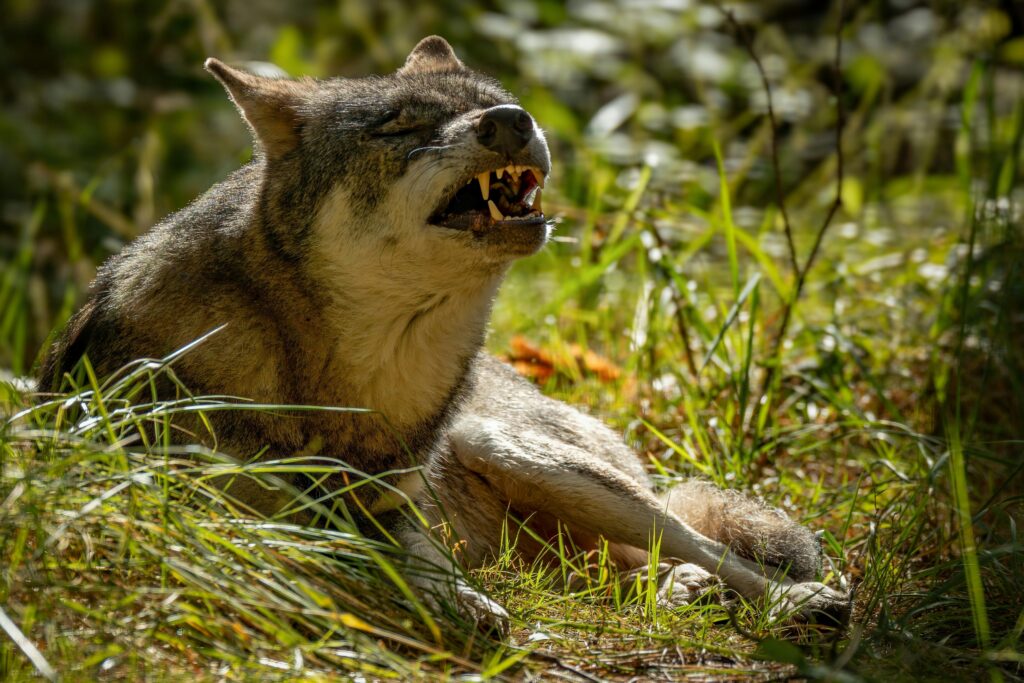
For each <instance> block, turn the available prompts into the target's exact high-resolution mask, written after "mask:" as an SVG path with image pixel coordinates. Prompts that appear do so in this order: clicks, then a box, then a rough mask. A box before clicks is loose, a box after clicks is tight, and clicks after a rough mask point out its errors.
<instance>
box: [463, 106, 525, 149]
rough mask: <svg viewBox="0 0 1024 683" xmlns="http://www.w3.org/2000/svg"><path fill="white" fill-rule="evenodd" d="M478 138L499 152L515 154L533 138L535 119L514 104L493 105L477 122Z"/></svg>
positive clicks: (484, 144) (485, 145) (486, 145)
mask: <svg viewBox="0 0 1024 683" xmlns="http://www.w3.org/2000/svg"><path fill="white" fill-rule="evenodd" d="M476 139H477V140H479V142H480V144H481V145H483V146H484V147H486V148H487V149H489V150H491V151H493V152H497V153H498V154H504V155H512V154H515V153H516V152H518V151H519V150H521V149H522V148H523V147H526V143H528V142H529V141H530V140H532V139H533V119H532V118H530V115H529V114H527V113H526V110H525V109H523V108H522V107H517V106H516V105H514V104H502V105H499V106H497V107H491V108H490V109H488V110H487V111H485V112H484V113H483V116H481V117H480V121H479V123H477V124H476Z"/></svg>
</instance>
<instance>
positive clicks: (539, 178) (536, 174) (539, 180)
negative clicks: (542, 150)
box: [530, 166, 547, 187]
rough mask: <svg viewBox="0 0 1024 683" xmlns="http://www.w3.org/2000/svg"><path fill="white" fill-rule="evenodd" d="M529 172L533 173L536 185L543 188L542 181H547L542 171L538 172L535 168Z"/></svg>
mask: <svg viewBox="0 0 1024 683" xmlns="http://www.w3.org/2000/svg"><path fill="white" fill-rule="evenodd" d="M530 170H531V171H533V177H534V178H536V179H537V184H538V185H540V186H541V187H544V181H546V180H547V176H545V175H544V171H542V170H540V169H539V168H537V167H536V166H534V167H533V168H531V169H530Z"/></svg>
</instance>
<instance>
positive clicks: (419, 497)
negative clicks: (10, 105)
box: [40, 37, 849, 628]
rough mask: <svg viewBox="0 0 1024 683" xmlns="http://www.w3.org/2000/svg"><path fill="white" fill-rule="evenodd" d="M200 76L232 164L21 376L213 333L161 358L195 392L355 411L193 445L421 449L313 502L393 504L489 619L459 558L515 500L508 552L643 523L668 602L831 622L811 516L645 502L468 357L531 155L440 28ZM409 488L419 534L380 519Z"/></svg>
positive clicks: (105, 274) (527, 219)
mask: <svg viewBox="0 0 1024 683" xmlns="http://www.w3.org/2000/svg"><path fill="white" fill-rule="evenodd" d="M206 68H207V70H208V71H210V72H211V73H212V74H213V75H214V76H215V77H216V78H217V79H218V80H219V81H220V82H221V83H222V84H223V85H224V87H225V88H226V90H227V92H228V94H229V95H230V97H231V99H232V101H233V102H234V103H235V105H236V106H237V108H238V109H239V111H240V112H241V114H242V116H243V117H244V119H245V121H246V122H247V123H248V125H249V127H250V128H251V129H252V132H253V134H254V137H255V140H256V152H255V155H254V158H253V160H252V162H250V163H249V164H248V165H246V166H245V167H243V168H242V169H240V170H238V171H236V172H235V173H234V174H232V175H231V176H230V177H229V178H228V179H227V180H225V181H223V182H221V183H219V184H217V185H215V186H214V187H213V188H212V189H211V190H210V191H208V192H207V193H206V194H204V195H203V196H202V197H200V198H199V199H198V200H196V201H195V202H194V203H192V204H191V205H189V206H188V207H186V208H185V209H183V210H181V211H179V212H178V213H176V214H173V215H172V216H170V217H168V218H167V219H165V220H164V221H163V222H162V223H160V224H159V225H157V226H156V227H155V228H153V229H152V230H151V231H150V232H149V233H148V234H146V235H144V236H143V237H141V238H140V239H138V240H137V241H135V242H134V243H133V244H131V245H130V246H128V247H127V248H126V249H125V250H124V251H123V252H122V253H121V254H120V255H118V256H115V257H113V258H111V259H110V260H109V261H108V262H107V263H106V264H104V266H103V267H102V268H101V269H100V271H99V273H98V275H97V277H96V280H95V282H94V283H93V286H92V289H91V293H90V296H89V299H88V301H87V303H86V304H85V305H84V307H83V308H82V309H81V310H80V311H79V312H78V313H77V314H76V315H75V316H73V318H72V319H71V321H70V322H69V324H68V326H67V328H66V330H65V332H64V333H63V335H62V337H61V338H60V339H59V341H58V342H57V343H56V344H55V345H54V346H53V347H52V349H51V350H50V352H49V354H48V356H47V357H46V358H45V360H44V363H43V366H42V368H41V370H40V387H41V388H47V387H49V388H56V387H58V385H59V384H60V382H61V378H62V377H63V376H64V375H65V373H67V372H69V371H71V370H72V369H73V368H74V366H75V365H76V363H78V362H79V359H80V358H81V357H82V356H84V355H87V356H88V358H89V359H90V361H91V363H92V364H93V366H94V368H95V370H96V371H97V372H98V373H99V374H101V375H106V374H110V373H113V372H114V371H116V370H117V369H118V368H120V367H122V366H124V365H125V364H127V363H129V362H131V361H132V360H133V359H138V358H143V357H150V358H153V357H162V356H165V355H167V354H169V353H170V352H172V351H174V350H175V349H178V348H180V347H183V346H185V345H186V344H188V343H189V342H190V341H192V340H194V339H196V338H199V337H201V336H202V335H204V333H206V332H208V331H209V330H210V329H211V328H213V327H215V326H222V325H223V326H226V327H225V329H224V331H223V332H222V333H218V334H214V335H212V336H210V337H209V338H208V339H207V340H206V341H205V342H204V343H203V344H201V345H199V346H198V347H197V348H195V349H194V350H193V351H192V352H191V353H189V354H186V355H184V356H182V357H181V358H179V359H178V360H177V361H176V364H175V373H176V375H177V376H178V377H179V378H180V379H181V380H182V381H183V382H184V384H185V385H187V386H188V387H189V388H190V389H191V390H193V391H195V392H202V393H204V394H210V395H220V396H238V397H245V398H247V399H251V400H253V401H256V402H258V403H261V404H275V405H282V404H291V405H306V406H310V405H312V406H354V407H360V408H367V409H370V411H371V412H369V413H364V414H356V413H346V412H332V411H320V412H297V413H294V414H286V415H284V414H282V413H281V412H280V411H231V412H220V413H216V414H213V415H211V417H210V419H211V420H212V422H213V426H214V427H215V430H214V431H215V434H216V443H215V444H214V445H215V446H216V447H217V448H218V449H220V450H222V451H225V452H227V453H230V454H233V455H234V456H236V457H237V458H239V459H242V460H245V459H249V458H252V457H256V456H257V455H259V456H260V457H263V458H272V457H284V456H290V455H295V454H307V455H311V456H323V457H330V458H333V459H335V460H336V461H337V460H341V461H345V462H346V463H348V464H350V465H351V466H352V467H353V468H355V469H356V470H359V471H362V472H365V473H368V474H369V475H382V474H385V473H389V472H393V471H398V470H407V469H409V468H412V467H413V466H415V465H422V473H414V474H406V475H403V476H397V475H396V476H392V477H385V478H384V481H385V483H386V485H381V486H376V485H375V486H369V485H368V486H359V487H355V488H353V487H352V486H351V483H352V482H351V481H350V479H349V478H347V477H346V476H342V474H341V473H338V474H336V475H332V476H328V477H326V478H322V479H321V480H319V481H318V483H317V487H316V490H315V492H314V495H319V496H321V497H322V498H323V499H324V500H330V501H332V502H334V503H336V504H338V505H346V506H347V508H346V509H348V508H352V509H353V510H355V512H354V513H352V515H350V518H351V519H352V520H353V521H354V522H355V523H356V524H357V525H358V526H361V527H362V528H363V529H369V530H370V532H372V530H373V527H374V525H371V524H368V523H367V519H368V518H370V517H372V518H373V519H374V520H377V519H385V520H387V519H390V521H389V522H388V524H389V525H390V528H389V529H388V533H389V534H391V535H393V536H395V537H397V538H399V539H400V541H401V542H402V543H403V544H404V545H405V546H406V547H407V548H408V549H409V550H410V553H409V555H410V557H412V558H415V561H416V562H421V563H429V564H432V565H436V566H439V567H442V568H444V567H447V568H448V569H447V571H441V572H434V573H432V574H428V573H426V572H410V575H411V576H414V577H418V578H415V579H414V581H415V582H416V583H418V585H419V588H421V589H422V591H423V595H424V596H426V597H427V598H429V599H430V600H432V601H434V602H435V604H436V603H441V602H447V603H448V604H453V605H455V606H456V607H457V608H458V609H459V610H460V611H461V612H462V613H463V614H465V615H468V616H470V617H472V618H474V619H476V620H478V621H479V622H481V623H484V624H488V625H492V626H497V627H499V628H503V627H504V626H505V624H506V623H507V615H506V613H505V611H504V609H503V608H502V607H501V606H499V605H497V604H496V603H495V602H493V601H492V600H490V599H489V598H488V597H487V596H485V595H484V594H483V593H481V592H480V591H478V590H476V589H475V588H473V587H472V586H471V585H470V583H469V582H468V581H467V580H466V579H465V578H464V576H465V575H464V573H463V572H461V571H457V569H456V564H454V563H459V564H461V566H462V567H465V568H473V567H478V566H480V565H482V564H484V563H485V562H487V561H488V559H489V558H492V557H494V556H495V555H496V554H497V553H499V552H501V550H502V544H503V542H505V541H506V540H507V535H506V534H505V533H504V530H505V529H506V528H507V527H506V524H507V522H506V519H507V515H509V514H510V513H512V514H514V515H515V516H516V517H517V518H518V519H520V520H527V523H528V524H529V525H530V526H531V527H532V528H533V529H534V530H535V533H534V534H533V535H532V536H530V538H529V539H528V541H527V542H523V543H522V544H521V545H520V547H519V552H520V553H521V554H522V555H524V556H526V558H527V559H529V558H530V557H531V556H534V555H536V554H537V553H539V552H541V550H542V548H543V545H544V543H543V541H544V540H545V539H546V538H551V537H552V535H553V534H556V533H559V532H560V530H563V529H564V530H566V531H567V532H568V533H570V534H571V536H572V539H573V542H574V543H575V544H576V545H577V546H579V547H584V548H585V547H588V546H589V547H591V548H593V547H596V546H597V545H598V544H599V543H601V542H602V541H601V539H605V540H606V541H607V542H608V543H609V546H608V547H609V550H610V556H611V558H612V560H613V561H614V562H615V563H616V564H617V565H618V566H620V567H621V568H623V569H626V570H628V569H630V568H637V567H642V566H645V565H646V563H647V562H648V552H647V550H646V549H647V548H648V547H649V543H650V541H651V539H652V538H660V552H661V558H662V559H664V560H666V567H667V568H666V570H665V571H664V572H663V576H662V578H663V581H664V582H666V584H667V585H669V584H670V585H671V586H674V589H675V591H676V596H677V598H678V597H679V596H680V595H682V596H683V597H685V596H686V595H689V594H691V593H695V592H696V591H697V590H698V589H699V587H700V586H701V585H703V584H704V583H706V581H707V580H709V579H710V578H711V576H712V575H715V576H717V577H719V578H721V579H722V580H724V581H725V582H726V583H727V584H728V585H729V586H730V587H732V588H733V589H735V590H736V591H738V592H739V593H741V594H743V595H745V596H747V597H749V598H765V597H767V598H768V599H770V600H773V601H774V602H775V603H776V604H783V605H785V606H787V607H790V608H792V609H793V610H796V611H799V612H800V613H803V614H813V613H821V614H824V615H829V616H831V617H832V618H834V619H838V620H842V619H844V618H845V617H846V615H847V613H848V605H849V601H848V599H847V596H846V595H845V594H843V593H842V592H839V591H836V590H833V589H831V588H828V587H826V586H825V585H823V584H822V583H818V582H816V580H815V579H816V578H817V577H816V573H817V572H818V570H819V544H818V543H817V541H816V539H815V537H814V535H813V534H812V533H811V532H809V531H808V530H806V529H804V528H803V527H801V526H799V525H797V524H795V523H793V522H791V521H790V520H788V519H787V518H786V517H785V516H784V515H782V514H781V513H779V512H777V511H775V510H773V509H770V508H768V507H766V506H763V505H761V504H760V503H756V502H754V501H751V500H749V499H747V498H744V497H742V496H740V495H739V494H735V493H732V492H725V491H722V490H720V489H718V488H716V487H714V486H711V485H710V484H707V483H704V482H700V481H696V480H694V481H690V482H688V483H685V484H682V485H680V486H677V487H675V488H673V489H672V490H670V491H669V492H668V493H666V494H664V495H656V494H655V493H654V491H653V488H652V485H651V482H650V481H649V479H648V477H647V474H646V473H645V471H644V468H643V467H642V466H641V464H640V461H639V459H638V458H637V457H636V455H635V454H634V453H633V452H632V451H631V450H630V449H629V448H627V447H626V446H625V445H624V444H623V443H622V441H621V439H620V437H619V436H618V435H616V434H615V433H614V432H612V431H611V430H610V429H608V428H607V427H605V426H604V425H603V424H601V423H600V422H599V421H598V420H596V419H594V418H592V417H589V416H587V415H584V414H583V413H581V412H578V411H576V410H574V409H573V408H571V407H569V406H567V405H565V404H563V403H560V402H558V401H555V400H552V399H550V398H547V397H545V396H543V395H542V394H541V393H540V392H539V391H537V390H536V389H535V388H534V387H533V386H532V385H531V384H529V383H528V382H527V381H525V380H523V379H521V378H520V377H519V376H518V375H517V374H516V373H515V372H513V371H512V370H511V369H510V368H508V367H507V366H505V365H503V364H502V363H500V362H499V361H497V360H495V359H494V358H492V357H490V356H488V355H486V354H485V353H483V352H482V351H481V347H482V344H483V341H484V334H485V328H486V325H487V321H488V317H489V315H490V310H491V305H492V302H493V300H494V297H495V293H496V291H497V289H498V286H499V284H500V283H501V281H502V278H503V276H504V275H505V272H506V270H507V269H508V267H509V265H510V264H511V263H512V262H513V261H514V260H515V259H517V258H520V257H524V256H529V255H530V254H533V253H535V252H537V251H538V250H539V249H541V248H542V247H543V246H544V244H545V242H546V240H547V239H548V233H549V225H548V223H547V220H546V218H545V216H544V213H543V206H542V203H541V193H542V191H543V187H544V184H545V181H546V179H547V177H548V174H549V172H550V157H549V152H548V147H547V144H546V142H545V139H544V135H543V133H542V131H541V130H540V128H538V127H537V125H536V123H535V121H534V120H533V118H532V117H531V115H530V114H529V113H528V112H526V111H525V110H524V109H523V108H521V107H520V106H519V105H518V104H517V100H516V98H515V97H514V96H512V95H511V94H510V93H508V92H506V91H505V90H504V89H503V88H502V87H501V86H500V85H499V84H498V83H497V82H496V81H494V80H492V79H491V78H488V77H485V76H482V75H480V74H478V73H475V72H474V71H471V70H470V69H468V68H467V67H466V66H465V65H464V64H463V63H462V62H461V61H460V60H459V59H458V58H457V57H456V56H455V54H454V52H453V51H452V49H451V47H450V46H449V45H448V43H447V42H445V41H444V40H443V39H442V38H439V37H430V38H426V39H424V40H423V41H421V42H420V43H419V45H417V46H416V48H415V49H414V50H413V51H412V53H411V54H410V55H409V57H408V59H407V60H406V62H405V64H404V66H402V67H401V68H400V69H398V71H397V72H395V73H393V74H390V75H387V76H382V77H371V78H361V79H327V80H312V79H298V80H288V79H268V78H263V77H259V76H255V75H252V74H249V73H246V72H244V71H241V70H238V69H235V68H231V67H229V66H226V65H225V64H223V63H221V62H219V61H217V60H215V59H210V60H208V61H207V63H206ZM194 431H195V432H196V433H193V434H191V436H190V438H202V436H201V434H199V435H198V436H197V433H198V432H200V431H201V430H194ZM294 483H295V484H296V486H297V487H298V488H299V489H303V488H306V487H304V486H303V485H302V484H301V482H294ZM225 487H227V488H228V492H229V493H230V494H231V495H233V496H235V497H236V498H237V499H240V500H242V501H244V502H245V503H247V504H248V505H249V506H251V507H252V508H254V509H256V510H259V511H261V512H263V513H265V514H275V513H277V512H279V511H280V509H281V507H282V502H281V500H279V499H278V498H279V497H275V495H273V493H272V488H271V487H268V486H266V485H254V484H251V483H246V482H241V483H239V482H237V481H235V482H232V483H230V484H228V483H225ZM343 488H344V489H345V490H346V491H347V493H346V494H345V495H344V496H335V497H333V498H332V492H337V491H339V490H341V489H343ZM409 500H411V501H412V502H413V503H414V504H415V505H416V506H418V509H419V510H421V512H422V516H423V517H425V519H426V521H427V523H426V524H425V525H424V524H414V523H412V522H410V521H409V520H408V518H407V517H403V516H402V515H397V516H395V515H394V513H395V512H396V511H398V510H401V509H403V508H404V507H405V506H406V505H407V504H408V501H409ZM353 503H357V504H355V505H354V504H353ZM389 515H392V516H391V517H388V516H389ZM378 528H379V527H378ZM423 529H427V531H424V530H423ZM538 539H539V541H540V542H538ZM456 547H457V548H458V552H452V549H453V548H456ZM410 561H411V562H412V561H413V560H410ZM425 577H426V578H425Z"/></svg>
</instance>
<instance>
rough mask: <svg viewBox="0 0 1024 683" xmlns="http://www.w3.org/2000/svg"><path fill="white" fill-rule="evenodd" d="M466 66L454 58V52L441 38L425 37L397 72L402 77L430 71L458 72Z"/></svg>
mask: <svg viewBox="0 0 1024 683" xmlns="http://www.w3.org/2000/svg"><path fill="white" fill-rule="evenodd" d="M465 68H466V65H465V64H463V63H462V62H461V61H459V58H458V57H456V56H455V50H453V49H452V46H451V45H449V44H448V41H447V40H445V39H444V38H442V37H441V36H427V37H426V38H424V39H423V40H421V41H420V42H419V43H418V44H417V45H416V47H414V48H413V49H412V52H410V53H409V56H408V57H406V59H405V65H404V66H403V67H402V68H401V69H399V70H398V73H399V74H400V75H402V76H408V75H409V74H422V73H429V72H431V71H459V70H461V69H465Z"/></svg>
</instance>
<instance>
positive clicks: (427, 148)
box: [405, 145, 455, 160]
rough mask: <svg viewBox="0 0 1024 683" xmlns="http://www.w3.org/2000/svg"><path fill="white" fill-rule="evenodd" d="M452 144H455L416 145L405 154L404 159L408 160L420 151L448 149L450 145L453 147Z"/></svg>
mask: <svg viewBox="0 0 1024 683" xmlns="http://www.w3.org/2000/svg"><path fill="white" fill-rule="evenodd" d="M454 146H455V145H440V146H434V147H417V148H416V149H414V150H412V151H411V152H409V153H408V154H407V155H406V157H405V158H406V160H409V159H412V157H413V155H414V154H418V153H420V152H431V151H433V152H440V151H441V150H443V149H449V148H450V147H454Z"/></svg>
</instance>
